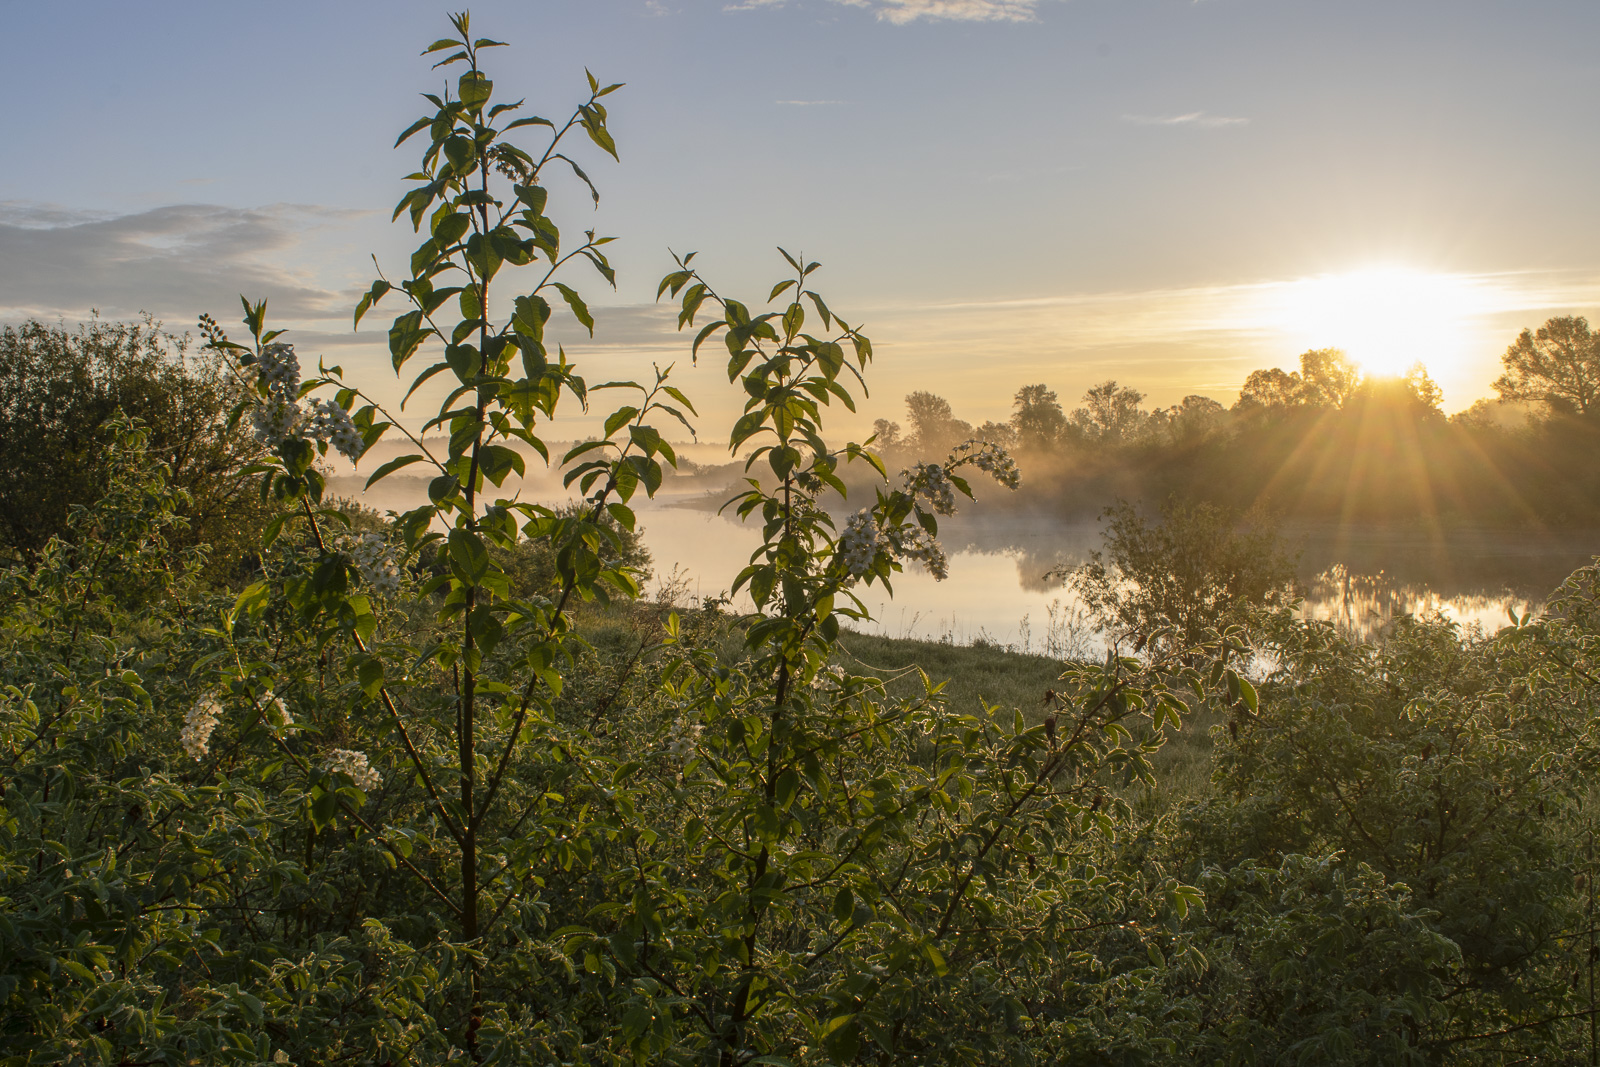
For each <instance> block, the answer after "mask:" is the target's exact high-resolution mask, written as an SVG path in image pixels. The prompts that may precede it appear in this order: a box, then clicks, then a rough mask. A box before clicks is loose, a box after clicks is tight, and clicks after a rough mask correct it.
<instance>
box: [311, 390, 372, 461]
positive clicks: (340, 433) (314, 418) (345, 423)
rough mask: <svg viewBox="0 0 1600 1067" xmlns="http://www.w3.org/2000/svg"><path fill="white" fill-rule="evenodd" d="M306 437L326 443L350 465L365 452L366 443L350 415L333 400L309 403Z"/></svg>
mask: <svg viewBox="0 0 1600 1067" xmlns="http://www.w3.org/2000/svg"><path fill="white" fill-rule="evenodd" d="M306 436H308V437H311V438H313V439H315V440H318V441H326V442H328V443H329V444H331V445H333V447H334V448H337V449H338V450H339V451H340V453H342V454H343V455H344V457H345V458H346V459H348V460H349V461H350V462H352V463H354V462H355V461H356V460H358V459H360V458H361V453H363V452H365V451H366V450H367V443H366V441H365V440H363V439H362V437H361V434H360V433H359V432H358V431H357V430H356V426H355V423H353V422H351V421H350V413H349V412H348V411H346V410H345V409H344V408H342V407H340V406H339V404H338V402H337V401H334V400H313V401H312V402H311V421H310V422H309V423H307V424H306Z"/></svg>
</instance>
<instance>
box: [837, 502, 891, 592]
mask: <svg viewBox="0 0 1600 1067" xmlns="http://www.w3.org/2000/svg"><path fill="white" fill-rule="evenodd" d="M885 545H886V541H885V539H884V536H883V531H882V530H881V529H879V528H878V522H877V519H875V518H874V517H873V514H872V512H870V511H868V510H867V509H866V508H862V509H861V510H860V511H858V512H856V513H855V514H854V515H852V516H850V521H848V522H846V523H845V525H844V533H842V534H840V535H839V554H840V556H841V557H842V558H843V560H844V566H845V569H846V570H848V571H849V572H850V573H851V574H852V575H854V576H855V577H857V578H859V577H861V576H862V575H863V574H865V573H867V570H868V569H869V568H870V567H871V566H872V561H873V560H875V559H877V558H878V553H879V552H880V551H882V550H883V548H884V547H885Z"/></svg>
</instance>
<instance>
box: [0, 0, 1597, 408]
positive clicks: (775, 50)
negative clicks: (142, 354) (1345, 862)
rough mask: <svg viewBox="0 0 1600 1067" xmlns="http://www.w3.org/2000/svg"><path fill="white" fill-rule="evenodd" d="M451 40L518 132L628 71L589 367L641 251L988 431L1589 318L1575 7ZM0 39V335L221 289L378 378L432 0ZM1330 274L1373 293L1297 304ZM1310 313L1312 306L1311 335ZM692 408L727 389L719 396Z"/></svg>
mask: <svg viewBox="0 0 1600 1067" xmlns="http://www.w3.org/2000/svg"><path fill="white" fill-rule="evenodd" d="M473 18H474V27H475V29H476V30H477V31H479V32H481V33H484V34H487V35H489V36H493V37H496V38H499V39H501V40H505V41H508V42H510V43H511V45H512V47H511V48H509V49H505V50H500V52H499V54H498V55H495V54H493V53H490V56H491V57H492V60H491V62H492V67H491V72H492V73H493V74H494V75H495V77H496V83H497V93H502V94H503V93H510V94H513V96H524V95H525V96H527V97H528V100H529V107H530V108H535V109H537V110H538V111H539V112H540V113H546V114H550V113H555V112H564V111H565V110H567V109H569V108H570V106H571V105H572V104H573V103H575V102H576V101H577V100H578V99H579V98H580V94H581V91H582V88H583V69H584V67H585V66H588V67H589V68H590V69H592V70H593V71H594V72H595V73H596V75H597V76H599V77H601V78H602V79H605V80H616V81H624V82H627V83H628V84H627V88H626V89H624V90H623V91H621V92H619V93H618V94H616V95H615V96H613V97H611V98H609V100H610V101H611V102H612V103H613V107H612V114H613V130H614V132H615V134H616V138H617V141H618V144H619V147H620V149H621V155H622V162H621V164H620V165H618V164H614V163H611V162H609V161H602V160H600V159H599V158H597V156H598V153H595V152H593V151H590V152H588V153H586V155H585V159H584V161H585V164H586V166H587V165H589V164H591V163H592V164H593V166H592V167H590V170H591V173H592V174H593V176H594V177H595V179H596V181H597V182H598V184H599V185H600V187H601V192H602V201H601V204H600V207H599V209H598V211H590V210H588V207H587V197H586V196H585V195H583V194H582V193H581V192H580V191H579V190H577V189H573V188H565V187H558V188H557V189H556V195H557V196H565V197H566V203H565V206H564V211H563V213H562V217H563V218H565V219H567V220H570V221H568V222H567V228H568V229H569V230H570V229H572V228H575V227H588V226H595V227H597V228H598V229H600V230H601V231H602V232H604V233H610V234H615V235H617V236H619V237H620V238H621V240H620V241H619V242H618V244H617V245H616V246H614V247H616V248H617V250H618V252H617V255H616V257H615V258H616V261H617V263H618V266H619V267H620V269H621V272H622V278H621V283H620V287H619V291H618V292H617V293H616V294H613V295H607V296H605V297H604V302H606V303H608V304H610V305H613V306H612V307H610V308H609V309H608V313H605V314H602V315H601V317H600V331H599V332H600V337H599V339H598V343H595V344H592V345H587V346H582V347H581V348H580V351H582V352H584V357H583V358H584V359H585V360H587V361H588V362H589V363H590V364H592V366H593V371H592V373H594V374H595V375H596V376H602V375H604V376H610V375H612V374H615V373H619V372H626V371H628V370H630V368H633V369H635V371H636V370H637V368H638V367H639V366H640V365H641V364H642V363H643V364H647V363H648V361H649V360H650V359H671V358H674V356H675V355H676V354H677V353H678V352H679V351H680V350H681V346H680V344H679V342H678V340H677V339H676V338H674V337H672V336H671V335H670V333H669V332H665V331H664V330H663V325H662V318H661V316H660V315H659V314H657V313H656V312H654V311H653V310H651V309H650V308H649V304H650V299H651V297H652V296H653V294H654V283H655V281H656V280H657V279H658V278H659V277H660V275H661V274H662V273H663V272H664V271H665V270H666V269H667V267H668V266H669V265H670V262H669V260H668V257H667V252H666V249H667V248H668V247H669V246H670V247H673V248H677V249H680V250H681V249H699V250H700V252H701V259H700V261H699V262H700V263H702V264H703V265H704V267H705V268H706V269H707V270H708V271H709V272H710V273H711V274H712V276H713V277H714V278H716V279H718V280H719V281H720V282H721V283H723V287H724V288H725V289H726V290H728V291H731V292H734V293H743V294H747V295H748V296H749V297H750V298H751V299H752V301H759V299H760V297H764V296H765V294H766V291H767V289H768V288H769V287H770V284H771V281H772V280H773V279H774V278H775V276H776V273H777V268H778V266H779V260H778V259H777V256H776V253H775V252H774V251H773V250H772V249H773V246H774V245H778V244H782V245H784V246H785V247H788V248H791V249H794V250H802V251H804V253H805V254H806V255H807V256H808V257H810V258H815V259H819V260H821V261H822V262H823V263H824V264H825V267H826V270H825V273H824V274H823V275H822V276H821V278H822V281H823V283H824V288H825V291H826V292H827V293H828V294H829V296H830V302H831V303H833V304H835V305H836V306H837V307H838V308H840V309H841V310H843V311H845V312H846V313H850V312H854V315H855V317H856V318H865V319H866V320H867V321H868V323H869V324H870V326H871V327H872V328H873V329H872V332H873V334H874V340H875V341H876V342H878V345H879V354H880V365H879V366H878V368H877V370H876V372H875V374H874V377H873V384H874V398H873V401H872V402H871V403H870V404H869V405H868V406H867V409H866V411H865V415H866V416H868V417H870V416H871V415H875V414H884V415H895V414H897V413H898V410H899V397H900V396H902V395H903V394H904V393H905V392H907V391H909V390H910V389H912V388H931V389H934V390H935V391H939V392H943V393H945V394H946V395H948V396H950V398H951V399H952V402H953V403H954V404H955V405H956V409H957V412H958V413H959V414H962V415H963V416H965V417H967V418H969V419H972V420H973V421H975V422H977V421H982V420H983V419H986V418H1003V417H1004V416H1005V414H1006V413H1007V411H1008V410H1009V406H1010V399H1011V394H1012V393H1013V392H1014V391H1015V389H1016V388H1017V387H1018V386H1019V385H1021V384H1023V383H1025V382H1033V381H1044V382H1046V383H1047V384H1049V385H1051V386H1052V387H1053V388H1055V389H1057V390H1058V391H1059V392H1060V393H1061V394H1062V396H1063V399H1065V400H1067V401H1068V402H1069V406H1070V401H1071V400H1072V398H1074V397H1076V396H1077V395H1078V394H1079V393H1081V392H1082V391H1083V389H1085V388H1086V387H1087V386H1088V385H1090V384H1092V383H1093V382H1096V381H1099V380H1102V379H1104V378H1107V377H1115V378H1117V379H1118V380H1121V381H1124V382H1127V383H1130V384H1133V385H1135V386H1138V387H1140V388H1142V389H1144V390H1145V391H1146V392H1147V393H1148V394H1149V395H1150V399H1151V400H1152V401H1154V402H1159V403H1173V402H1176V401H1177V400H1179V399H1181V397H1182V396H1183V395H1185V394H1187V393H1192V392H1200V393H1208V394H1210V395H1213V396H1216V397H1217V398H1219V399H1222V400H1224V401H1229V400H1231V399H1232V394H1233V392H1234V391H1235V390H1236V389H1237V386H1238V383H1239V382H1240V381H1242V379H1243V377H1244V375H1245V374H1246V373H1248V371H1249V370H1250V369H1252V368H1254V367H1258V366H1265V365H1280V364H1281V365H1283V366H1286V367H1292V366H1293V365H1294V360H1295V357H1296V356H1297V354H1298V352H1299V351H1301V350H1303V349H1304V348H1306V347H1312V346H1314V345H1324V344H1327V345H1338V344H1345V345H1347V346H1349V345H1351V344H1353V343H1355V342H1356V341H1360V339H1361V338H1366V339H1367V340H1366V341H1364V342H1361V343H1370V342H1371V337H1372V336H1373V334H1374V332H1375V330H1374V327H1373V325H1372V322H1371V321H1366V322H1362V323H1355V324H1354V325H1349V327H1348V329H1347V320H1356V319H1362V318H1363V316H1365V317H1366V318H1367V319H1368V320H1370V319H1371V317H1372V316H1373V315H1379V316H1380V320H1379V321H1380V322H1382V323H1385V324H1386V323H1388V322H1390V321H1391V320H1396V319H1400V320H1404V319H1405V318H1406V316H1405V314H1404V308H1405V307H1406V306H1411V305H1412V304H1414V305H1415V307H1416V311H1417V314H1416V315H1415V316H1414V317H1412V321H1409V322H1405V321H1400V322H1399V323H1398V324H1397V326H1396V329H1395V331H1394V333H1395V335H1396V336H1399V337H1402V338H1403V347H1404V348H1405V350H1406V351H1408V352H1409V351H1411V350H1412V349H1414V350H1415V358H1419V359H1422V360H1423V361H1425V362H1426V363H1428V365H1429V367H1430V369H1431V370H1432V371H1433V373H1434V375H1435V377H1436V378H1438V379H1439V380H1440V382H1441V384H1442V385H1443V386H1444V387H1445V391H1446V406H1447V408H1451V409H1455V408H1459V407H1464V406H1466V404H1468V403H1470V402H1471V401H1472V400H1473V399H1475V398H1476V397H1477V396H1479V395H1482V394H1483V393H1484V392H1486V391H1487V386H1488V382H1489V380H1490V379H1492V377H1493V376H1494V373H1495V372H1496V369H1497V363H1498V358H1497V357H1498V354H1499V353H1500V352H1501V351H1503V350H1504V348H1505V345H1506V344H1508V343H1509V342H1510V341H1511V340H1512V339H1513V337H1514V336H1515V333H1516V331H1517V329H1520V328H1521V327H1522V326H1524V325H1537V324H1538V323H1539V322H1540V321H1543V319H1544V318H1546V317H1548V316H1549V315H1551V314H1557V313H1583V314H1591V315H1592V314H1593V313H1594V311H1595V309H1596V308H1597V307H1600V254H1597V253H1596V251H1595V242H1594V240H1593V234H1594V232H1595V224H1596V221H1597V219H1596V213H1597V212H1596V207H1595V206H1594V204H1595V197H1594V194H1593V190H1594V189H1595V188H1596V187H1597V179H1600V148H1597V147H1596V144H1597V141H1596V137H1595V136H1594V135H1595V132H1596V131H1597V130H1600V122H1597V119H1600V63H1596V62H1595V60H1594V59H1593V42H1594V41H1595V40H1596V39H1600V5H1595V4H1594V3H1592V0H1591V2H1586V3H1575V2H1574V3H1567V2H1556V0H1538V2H1527V0H1524V2H1522V3H1474V2H1461V0H1456V2H1444V0H1415V2H1407V0H1387V2H1382V3H1379V2H1366V0H1348V2H1339V3H1333V2H1309V0H1300V2H1295V0H1199V2H1190V0H1037V2H1027V0H897V2H885V0H858V2H854V3H847V2H840V0H785V2H782V3H776V2H772V3H766V2H760V0H755V2H746V3H742V4H727V3H714V2H709V3H701V2H696V0H676V2H674V0H651V2H645V0H584V2H570V0H569V2H542V3H533V2H525V0H524V2H499V3H480V4H477V5H475V6H474V7H473ZM0 29H3V31H4V39H5V40H6V42H7V45H6V52H7V56H6V62H5V63H4V64H0V88H3V90H4V91H5V94H6V99H8V100H10V101H12V106H11V107H9V108H7V109H5V110H4V111H3V112H0V143H3V144H4V145H6V149H5V166H4V167H3V168H0V318H7V319H16V318H19V317H23V316H26V315H44V316H48V317H51V318H55V317H57V316H60V317H64V318H66V319H67V320H69V321H71V320H74V319H76V318H79V317H81V316H82V315H84V314H85V313H86V312H87V311H88V309H89V308H90V307H98V308H100V309H101V311H102V313H103V314H106V315H111V316H126V315H131V314H133V313H135V312H137V311H139V310H148V311H150V312H152V313H154V314H156V315H158V316H160V317H162V318H163V319H165V320H166V321H167V322H169V323H170V324H172V325H175V326H181V325H187V324H189V323H192V321H193V319H194V317H195V316H196V315H197V314H198V313H199V312H201V311H205V310H210V311H213V312H215V313H219V315H221V314H224V313H225V314H226V317H227V318H228V319H230V320H231V319H232V318H233V317H234V316H233V315H232V307H233V306H234V305H233V303H231V302H232V301H233V300H234V299H235V298H234V296H233V294H235V293H237V292H238V291H240V290H244V291H246V292H249V293H251V294H252V295H263V296H268V297H269V298H271V300H272V302H273V307H274V308H275V309H278V312H279V314H278V316H277V318H278V321H279V324H280V325H284V326H289V327H292V328H293V329H294V331H295V336H296V337H298V338H300V341H301V344H302V346H306V347H309V349H310V350H312V351H320V350H326V351H327V352H328V354H329V355H330V356H333V357H335V358H338V359H340V360H342V361H343V362H345V363H346V365H347V366H363V367H368V368H370V369H371V370H372V372H373V373H374V374H381V373H383V361H382V351H381V347H379V345H378V340H379V339H380V338H381V334H380V333H378V332H377V330H376V328H375V329H374V330H372V331H368V330H366V329H363V331H362V333H361V334H351V333H350V332H349V330H348V328H347V327H348V310H349V307H350V305H351V303H352V301H353V298H352V296H351V294H352V292H353V291H355V290H356V289H357V288H358V287H364V286H365V283H366V282H367V281H368V280H369V279H370V263H368V261H367V259H366V256H367V254H368V253H369V252H376V253H377V254H378V256H379V258H380V259H382V260H385V261H386V262H387V263H388V264H391V265H397V264H399V263H400V262H401V261H402V258H401V257H402V256H403V255H404V254H405V252H406V251H407V250H408V249H409V244H408V239H409V238H410V236H411V235H410V233H409V228H408V227H403V226H390V225H389V224H388V221H387V220H388V213H389V209H390V207H391V206H392V205H393V203H394V202H395V200H396V199H397V198H398V196H399V195H400V193H401V192H402V190H403V189H404V187H405V185H404V183H403V182H402V181H401V178H402V177H403V175H404V174H405V173H407V172H408V171H409V170H411V169H412V168H413V166H414V154H413V153H412V152H411V151H409V148H410V146H407V148H405V149H402V150H401V151H399V152H396V151H392V150H391V147H390V146H391V145H392V144H393V141H394V137H395V134H396V133H397V132H398V131H399V130H400V129H402V128H403V127H404V126H405V125H406V124H407V123H409V122H410V120H411V119H413V118H414V117H416V116H417V115H419V114H421V109H420V107H419V105H420V104H421V102H420V101H419V100H418V99H417V97H416V94H417V93H418V92H420V91H423V90H426V89H429V88H434V87H436V86H438V85H440V84H442V78H441V77H440V74H439V73H436V72H431V71H430V70H429V63H428V62H427V61H426V60H424V59H422V58H421V57H420V56H419V55H418V53H419V52H420V51H421V49H422V47H424V46H425V45H426V44H427V43H428V42H429V41H431V40H432V39H434V38H435V37H438V36H442V35H443V34H444V32H445V31H446V30H447V26H446V24H445V20H444V17H443V9H441V8H438V7H436V6H433V5H423V4H416V3H409V2H397V0H390V2H385V3H368V2H344V3H338V4H329V3H317V4H311V3H286V2H281V0H280V2H274V3H273V4H270V5H245V4H232V3H218V2H211V3H174V2H164V3H138V2H119V3H73V2H70V0H56V2H52V3H50V4H24V3H22V2H19V0H0ZM1374 270H1379V271H1381V272H1386V273H1379V274H1376V275H1373V274H1372V273H1371V272H1373V271H1374ZM1361 272H1366V273H1365V274H1362V273H1361ZM1352 274H1355V275H1356V276H1358V277H1368V278H1372V277H1376V278H1377V279H1378V281H1377V282H1376V283H1375V284H1368V285H1365V286H1358V287H1357V289H1356V290H1351V288H1350V287H1349V286H1347V285H1341V284H1331V285H1330V286H1323V287H1322V288H1319V287H1318V283H1317V281H1316V280H1317V279H1323V280H1325V281H1327V280H1330V279H1331V280H1335V281H1336V280H1337V279H1342V278H1347V277H1348V276H1351V275H1352ZM1439 279H1444V281H1443V282H1440V281H1439ZM1441 285H1443V286H1444V288H1443V289H1441V288H1440V286H1441ZM1408 286H1409V287H1410V288H1408ZM586 289H587V291H588V292H590V293H591V294H592V295H593V296H594V297H595V298H596V299H597V301H598V300H600V299H601V294H600V292H599V290H598V288H597V287H596V286H595V285H593V284H591V285H588V286H586ZM1386 290H1387V291H1391V295H1392V294H1394V293H1398V294H1399V296H1398V297H1396V298H1395V300H1391V301H1389V303H1388V304H1386V305H1385V306H1383V307H1381V308H1379V309H1378V310H1376V311H1374V310H1373V308H1372V307H1371V306H1370V305H1371V301H1372V300H1373V299H1379V302H1380V303H1382V302H1383V301H1382V300H1381V299H1380V298H1382V297H1383V296H1384V293H1385V291H1386ZM1352 291H1355V292H1358V293H1360V294H1367V295H1363V296H1359V298H1355V297H1351V296H1350V295H1349V294H1350V293H1351V292H1352ZM1413 291H1415V292H1416V293H1417V294H1418V296H1417V298H1416V300H1415V301H1410V303H1409V304H1408V303H1407V301H1408V300H1409V297H1408V295H1407V294H1410V293H1411V292H1413ZM1441 293H1442V294H1444V295H1442V296H1441V295H1439V294H1441ZM1319 294H1333V295H1332V296H1331V297H1330V299H1333V300H1335V301H1336V303H1335V304H1332V305H1329V306H1328V307H1325V308H1321V309H1320V310H1319V309H1317V308H1310V309H1309V310H1308V302H1309V303H1311V304H1314V303H1316V302H1317V301H1318V300H1320V299H1322V297H1321V296H1319ZM1374 294H1376V295H1374ZM1430 294H1432V295H1430ZM1401 298H1405V299H1401ZM1397 300H1398V301H1399V304H1400V305H1401V306H1400V307H1398V308H1397V307H1396V306H1395V303H1396V301H1397ZM1337 301H1344V303H1337ZM1351 301H1354V302H1353V303H1352V302H1351ZM1381 316H1388V318H1381ZM375 325H376V324H375ZM1379 332H1381V331H1379ZM1347 335H1348V336H1347ZM685 384H686V387H687V388H689V389H690V391H691V393H692V394H693V395H696V396H697V397H701V398H702V399H704V400H705V401H706V406H708V407H709V408H710V409H711V410H712V411H713V412H718V411H722V410H724V409H725V408H726V406H727V405H729V404H731V403H733V402H734V398H732V397H731V396H729V395H727V387H726V385H725V383H722V382H719V380H718V376H717V375H716V374H715V373H711V372H705V371H701V372H695V375H694V376H693V377H692V378H691V379H690V380H688V381H687V382H686V383H685ZM711 421H712V423H713V424H715V423H716V422H717V421H718V420H717V419H716V418H715V417H714V416H713V419H712V420H711Z"/></svg>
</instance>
